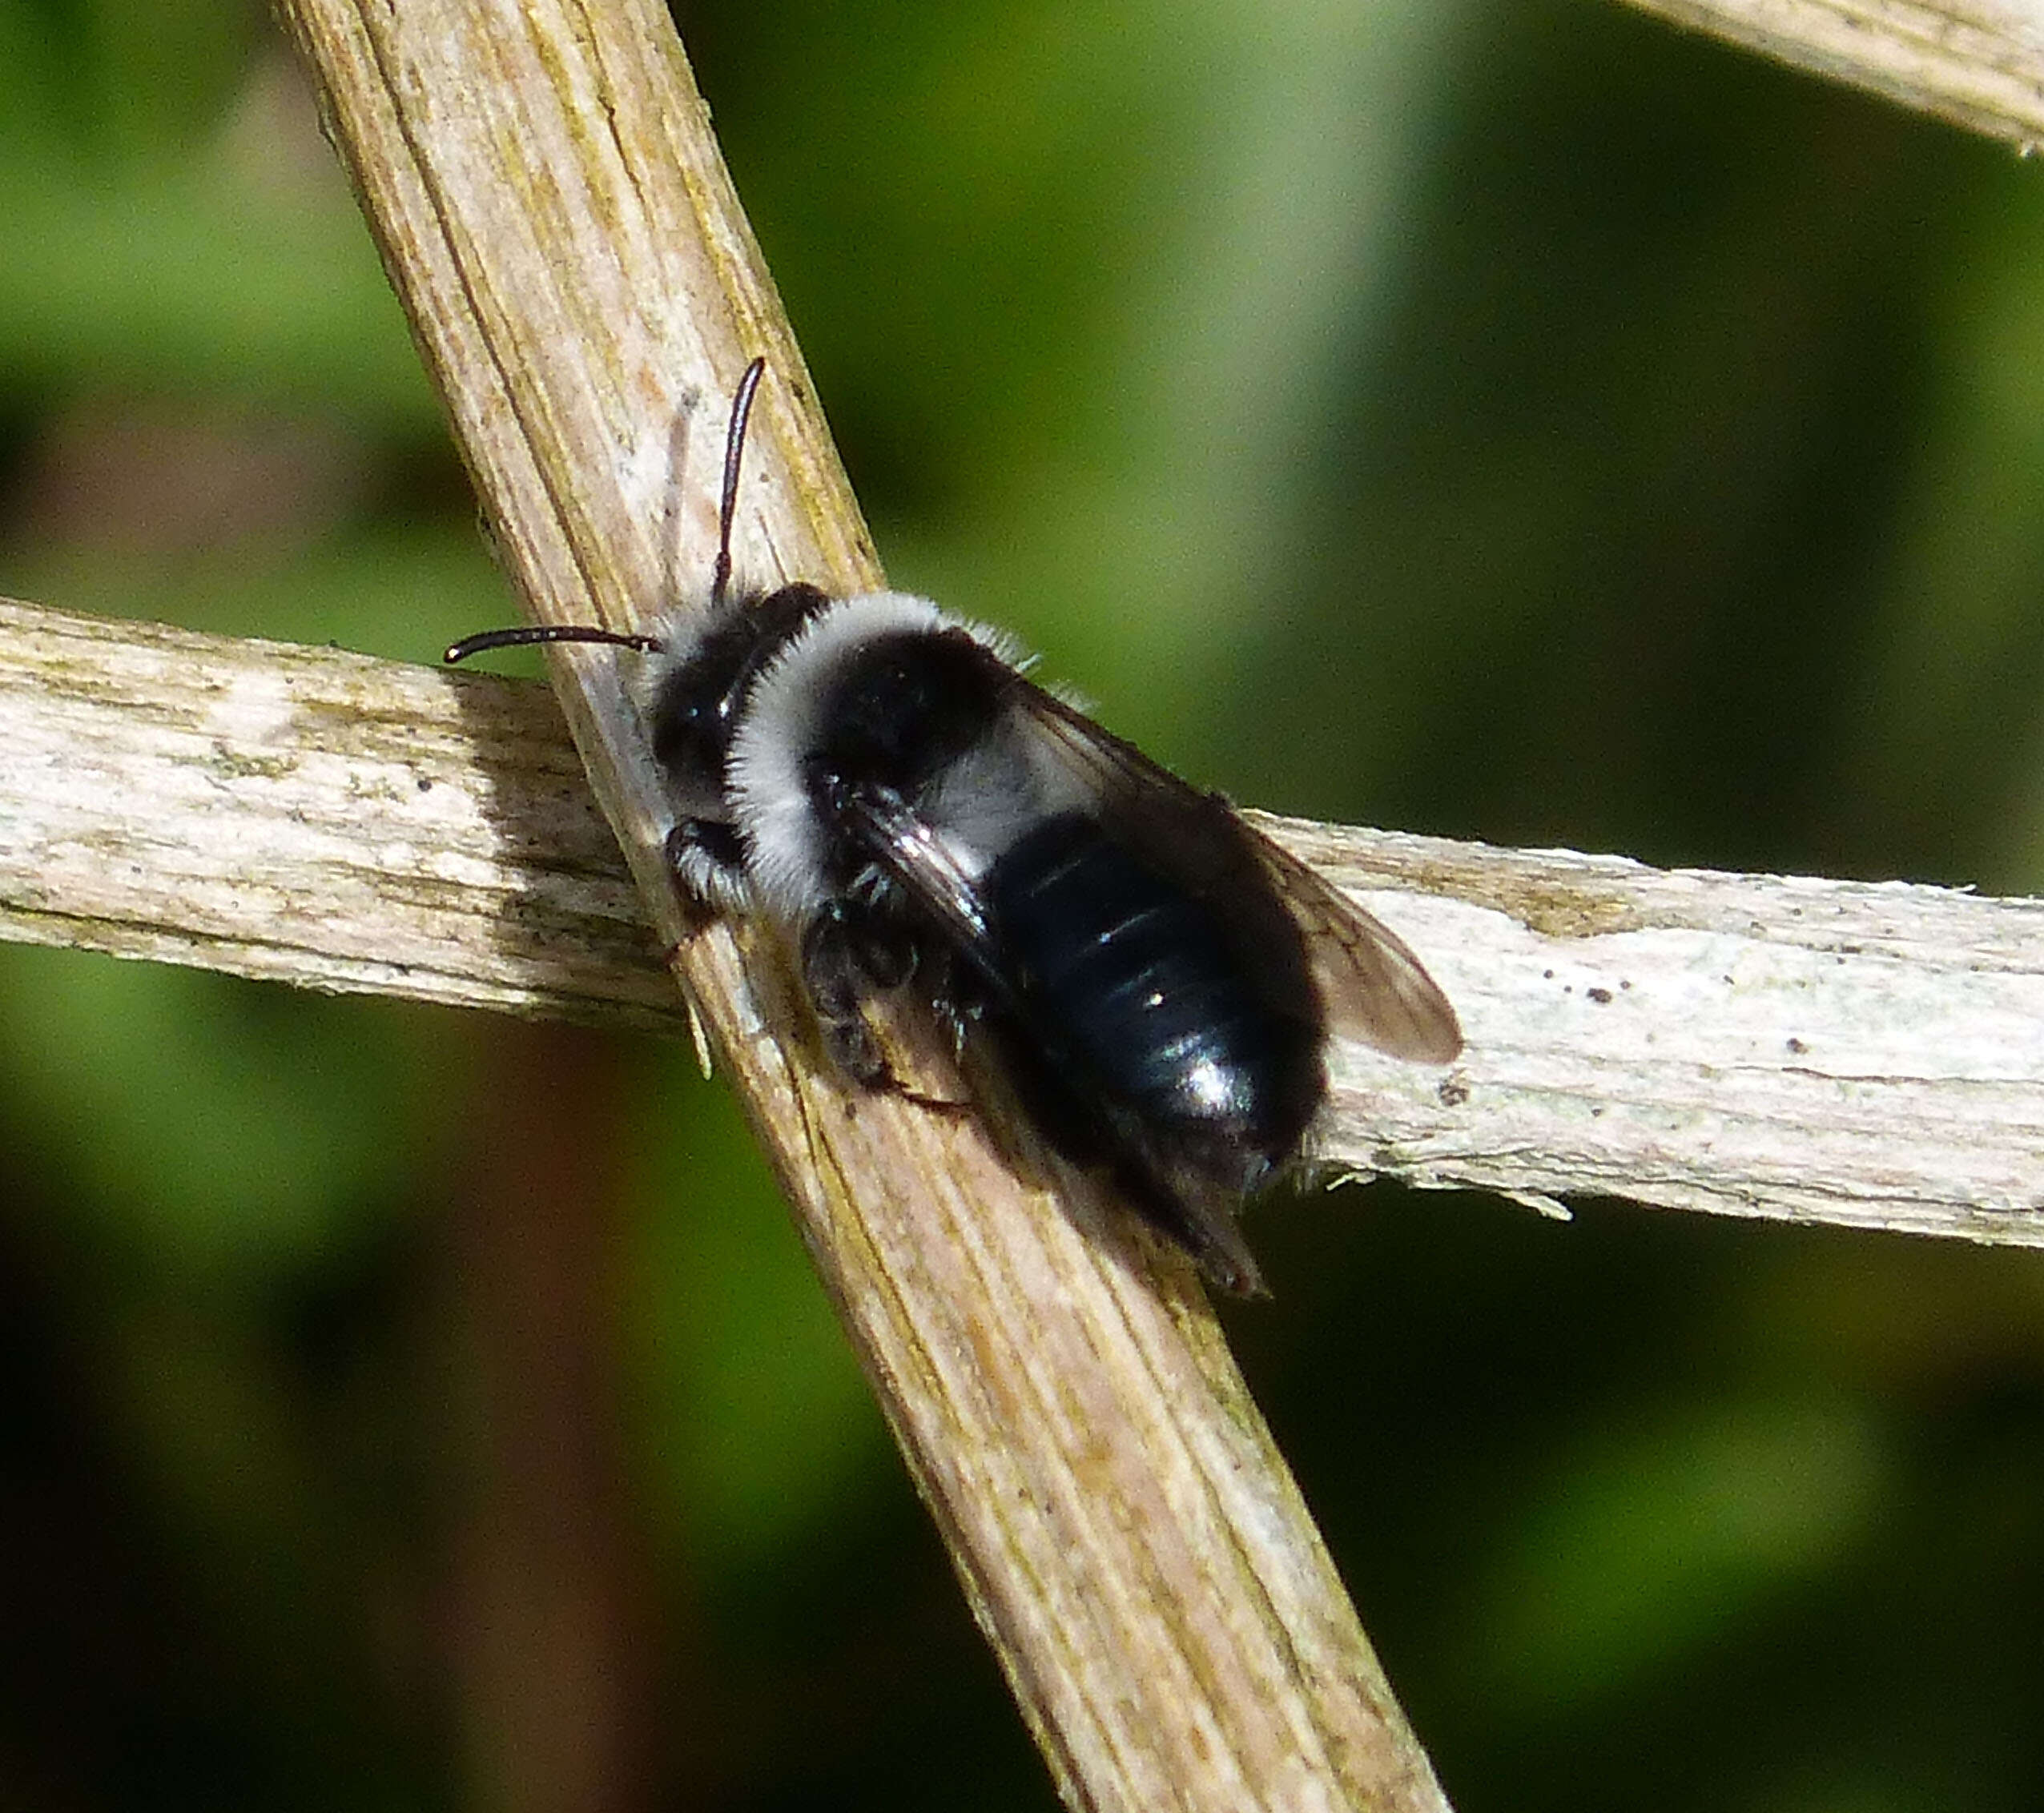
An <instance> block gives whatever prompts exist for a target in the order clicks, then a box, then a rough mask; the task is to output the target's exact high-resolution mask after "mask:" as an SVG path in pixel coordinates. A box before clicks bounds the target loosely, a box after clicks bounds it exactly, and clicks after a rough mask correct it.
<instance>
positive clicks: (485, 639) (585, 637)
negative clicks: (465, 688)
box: [440, 623, 662, 666]
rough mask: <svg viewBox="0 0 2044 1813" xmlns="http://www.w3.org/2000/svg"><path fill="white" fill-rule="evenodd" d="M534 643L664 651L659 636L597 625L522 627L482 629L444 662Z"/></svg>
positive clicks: (455, 645) (450, 648) (453, 647)
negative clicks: (594, 643) (573, 643)
mask: <svg viewBox="0 0 2044 1813" xmlns="http://www.w3.org/2000/svg"><path fill="white" fill-rule="evenodd" d="M534 642H603V643H607V644H609V645H610V646H611V647H613V648H618V649H638V652H639V653H641V654H646V655H654V654H658V653H659V652H660V649H661V646H662V644H661V641H660V638H659V637H658V636H630V635H627V634H626V633H625V632H624V631H623V630H622V629H598V627H597V626H596V625H594V624H593V623H521V624H520V625H518V627H517V629H479V630H477V632H476V633H475V634H474V635H473V636H464V637H462V638H461V641H458V642H449V644H448V645H447V653H445V654H444V655H442V656H441V657H440V658H441V660H442V661H445V662H447V663H448V665H449V666H452V665H454V663H455V662H457V661H466V660H467V659H468V658H469V656H471V655H479V654H482V653H485V652H486V651H487V650H489V649H522V648H525V647H526V646H528V645H530V644H532V643H534Z"/></svg>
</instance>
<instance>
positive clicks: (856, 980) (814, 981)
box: [802, 900, 915, 1091]
mask: <svg viewBox="0 0 2044 1813" xmlns="http://www.w3.org/2000/svg"><path fill="white" fill-rule="evenodd" d="M914 967H915V949H914V947H913V946H911V945H907V942H906V940H903V939H889V938H887V936H886V935H883V932H882V931H881V929H880V927H879V926H878V925H877V924H875V922H874V920H873V918H872V916H871V915H870V914H867V913H863V912H861V911H859V910H858V909H857V908H856V907H852V906H850V905H848V904H847V902H843V901H842V900H833V901H831V902H829V903H828V904H827V906H825V907H823V910H822V911H820V912H819V913H818V914H817V915H816V916H815V918H814V919H811V921H810V922H809V924H808V926H807V927H806V928H805V929H804V931H803V935H802V980H803V986H804V987H806V988H807V990H808V991H809V999H810V1003H811V1005H812V1006H813V1007H815V1010H816V1019H817V1023H818V1024H819V1026H820V1027H822V1028H823V1047H824V1049H825V1050H826V1051H828V1052H829V1053H830V1055H831V1062H832V1063H835V1065H836V1066H837V1067H838V1068H839V1069H840V1070H841V1071H843V1072H844V1073H845V1075H847V1076H848V1077H850V1078H851V1079H852V1081H853V1082H855V1083H858V1084H859V1086H860V1087H862V1088H867V1089H873V1090H894V1091H899V1089H900V1088H901V1084H900V1083H899V1081H898V1080H896V1079H895V1074H894V1071H893V1070H892V1069H891V1067H890V1066H889V1065H888V1063H887V1059H885V1058H884V1057H883V1056H882V1055H881V1054H880V1049H879V1045H878V1044H877V1043H875V1040H874V1037H873V1028H872V1027H871V1025H870V1024H869V1023H867V1018H866V1003H867V999H869V998H870V997H871V995H874V994H875V993H876V992H878V991H881V990H883V989H886V988H891V987H899V986H900V984H901V983H903V982H904V981H906V980H907V978H908V975H909V974H910V972H911V971H912V970H913V969H914Z"/></svg>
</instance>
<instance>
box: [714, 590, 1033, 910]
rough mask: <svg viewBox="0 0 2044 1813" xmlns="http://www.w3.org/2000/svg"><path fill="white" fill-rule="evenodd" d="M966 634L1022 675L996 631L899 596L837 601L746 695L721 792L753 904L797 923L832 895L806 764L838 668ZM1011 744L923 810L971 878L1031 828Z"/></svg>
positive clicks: (1020, 766) (987, 751) (1026, 792)
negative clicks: (926, 639)
mask: <svg viewBox="0 0 2044 1813" xmlns="http://www.w3.org/2000/svg"><path fill="white" fill-rule="evenodd" d="M956 630H963V631H964V633H966V634H968V635H969V636H971V637H972V638H973V640H974V641H976V642H978V643H980V645H981V646H982V647H984V648H985V649H987V650H988V652H989V653H991V654H992V655H993V656H995V657H996V658H997V659H998V660H999V661H1001V662H1002V663H1003V664H1004V665H1008V666H1011V667H1014V666H1019V665H1020V661H1019V660H1018V657H1017V652H1016V649H1015V646H1014V645H1013V643H1012V641H1011V640H1010V639H1009V638H1008V637H1006V636H1004V635H1003V634H1002V633H1000V632H999V631H996V630H992V629H987V628H985V627H984V626H983V625H979V624H975V623H970V622H967V621H964V620H962V619H960V618H958V617H952V616H951V615H949V614H948V613H946V612H944V611H942V610H940V609H938V607H937V606H936V605H934V604H932V603H931V601H929V600H928V599H927V598H918V597H912V596H911V595H910V594H909V593H903V592H871V593H863V594H861V595H860V596H858V597H850V598H838V599H833V600H832V601H831V602H830V603H829V604H828V605H827V606H825V607H824V608H823V609H821V610H819V611H818V612H817V613H816V614H815V616H813V617H811V618H810V620H809V621H807V623H805V624H804V625H803V626H802V628H801V629H799V630H798V631H797V632H796V633H795V634H794V635H793V636H792V637H790V638H789V639H788V641H787V645H786V646H785V647H784V648H783V649H782V650H781V651H780V653H779V654H778V655H776V656H775V657H774V659H773V660H772V661H770V662H769V663H768V664H767V665H766V669H765V670H764V671H763V672H762V673H761V674H760V677H758V680H757V681H754V684H753V687H752V690H751V692H750V693H749V694H748V695H747V697H746V707H745V710H744V713H743V714H742V718H741V721H740V723H739V726H738V734H737V736H736V738H734V741H733V743H732V746H731V754H730V764H729V767H728V769H727V771H726V784H727V787H728V790H729V793H730V803H731V807H732V813H733V816H734V818H735V819H736V821H737V822H738V826H739V829H740V831H741V833H742V836H743V838H744V839H745V845H746V869H747V874H748V877H749V879H750V883H751V886H752V888H753V890H754V895H755V898H756V899H757V900H758V903H759V904H760V905H762V906H763V907H766V908H767V909H768V910H769V911H773V912H776V913H778V914H779V915H783V916H784V917H787V918H791V919H792V918H799V917H801V916H803V915H806V914H807V913H809V912H811V911H815V908H816V907H818V906H819V904H820V903H821V902H823V900H824V899H826V898H828V897H829V895H830V894H831V893H832V892H833V891H834V890H833V887H832V884H831V881H830V880H829V878H828V877H827V872H826V863H827V858H828V854H829V851H828V847H827V844H828V838H829V830H828V827H827V826H826V825H824V824H823V822H820V821H819V817H818V814H817V809H816V803H815V801H814V800H813V799H812V798H811V794H810V790H809V785H808V776H807V774H806V772H805V761H806V758H807V756H808V755H809V754H810V752H811V750H814V749H815V747H816V746H817V745H818V743H819V741H820V740H821V739H822V738H823V736H824V734H825V733H826V730H827V725H826V722H825V715H826V714H827V712H828V710H830V706H831V699H832V696H833V693H834V690H835V680H836V677H837V676H838V675H839V673H841V672H842V671H843V668H844V666H845V665H846V664H847V662H848V661H851V660H852V659H853V658H854V657H856V656H857V655H858V654H859V653H861V652H862V651H863V650H864V649H867V648H868V647H870V646H871V645H872V643H873V642H874V641H876V640H877V639H879V638H880V637H886V636H891V635H901V634H911V635H915V634H935V633H939V632H943V631H956ZM1035 792H1036V789H1035V787H1034V786H1033V785H1032V782H1030V779H1029V777H1028V772H1027V763H1026V761H1025V759H1024V757H1023V756H1022V755H1021V754H1020V751H1019V750H1016V748H1015V747H1014V746H1012V738H1008V737H1006V736H1004V735H1001V734H998V731H997V730H996V732H995V733H994V734H990V735H989V736H988V738H987V739H986V740H985V741H984V742H983V743H981V744H980V745H979V746H976V747H975V748H974V749H973V750H972V751H970V752H969V753H968V755H967V756H966V757H965V758H963V759H962V760H961V761H960V762H958V763H956V764H955V765H954V767H953V769H952V772H951V773H949V774H948V775H947V776H946V778H945V780H944V785H943V786H942V787H941V789H940V791H939V793H938V794H937V795H936V797H935V798H934V799H932V800H929V801H925V802H923V805H924V806H926V808H927V809H928V810H930V812H931V828H932V830H933V831H934V832H935V834H937V835H940V836H941V837H942V838H944V840H945V842H947V844H948V846H950V849H951V853H952V857H953V859H954V860H955V861H956V862H957V863H958V865H959V866H960V869H961V870H963V871H964V873H965V874H968V875H972V874H979V873H980V872H981V871H983V870H984V868H985V867H986V866H987V864H988V862H990V861H991V860H992V858H993V857H995V856H996V855H998V854H1000V850H1002V849H1003V848H1004V847H1005V846H1006V844H1007V843H1008V841H1009V840H1010V839H1011V838H1012V837H1013V836H1014V835H1015V834H1016V831H1017V830H1020V829H1023V828H1026V826H1027V824H1028V822H1031V821H1032V819H1033V818H1034V817H1035V813H1034V810H1033V809H1032V801H1033V798H1034V794H1035Z"/></svg>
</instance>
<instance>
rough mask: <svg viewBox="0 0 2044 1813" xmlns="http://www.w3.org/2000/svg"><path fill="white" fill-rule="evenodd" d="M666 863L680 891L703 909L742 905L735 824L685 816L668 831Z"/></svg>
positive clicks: (740, 848)
mask: <svg viewBox="0 0 2044 1813" xmlns="http://www.w3.org/2000/svg"><path fill="white" fill-rule="evenodd" d="M666 854H667V866H668V867H669V868H670V869H671V870H673V871H674V879H675V880H676V881H678V882H680V883H681V887H682V893H684V894H686V895H687V896H688V897H689V898H690V899H691V900H692V901H694V902H696V904H697V905H698V906H699V907H702V908H704V909H705V910H706V911H707V912H709V913H711V914H716V913H727V912H739V911H743V910H744V907H745V904H746V892H747V890H746V878H745V846H744V845H743V844H742V843H741V842H739V841H738V827H737V826H734V825H727V824H726V823H724V822H722V820H721V819H717V818H684V819H682V821H681V822H679V823H678V824H677V825H676V826H674V829H673V830H670V831H669V832H668V834H667V847H666Z"/></svg>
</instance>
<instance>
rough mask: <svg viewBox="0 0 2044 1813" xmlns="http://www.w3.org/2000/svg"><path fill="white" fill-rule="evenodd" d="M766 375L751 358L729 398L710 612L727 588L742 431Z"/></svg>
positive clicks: (762, 363)
mask: <svg viewBox="0 0 2044 1813" xmlns="http://www.w3.org/2000/svg"><path fill="white" fill-rule="evenodd" d="M765 376H766V360H765V359H764V358H759V359H755V360H753V362H752V363H751V364H750V365H748V366H746V368H745V376H743V377H742V378H740V379H739V380H738V394H737V395H736V396H734V397H733V398H732V399H731V425H730V429H729V430H728V431H727V432H726V434H725V436H724V492H723V496H722V499H721V500H719V502H718V506H717V566H716V570H715V572H714V573H713V574H712V575H711V577H710V609H711V610H712V611H715V610H717V609H720V608H721V607H722V605H723V602H724V594H725V593H726V592H727V591H729V590H730V585H731V524H732V521H733V520H734V518H735V517H737V515H738V468H739V467H740V466H741V465H742V464H744V463H745V430H746V424H747V423H748V422H750V420H752V399H753V397H754V395H755V394H756V393H757V392H758V388H759V380H761V379H762V378H763V377H765Z"/></svg>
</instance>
